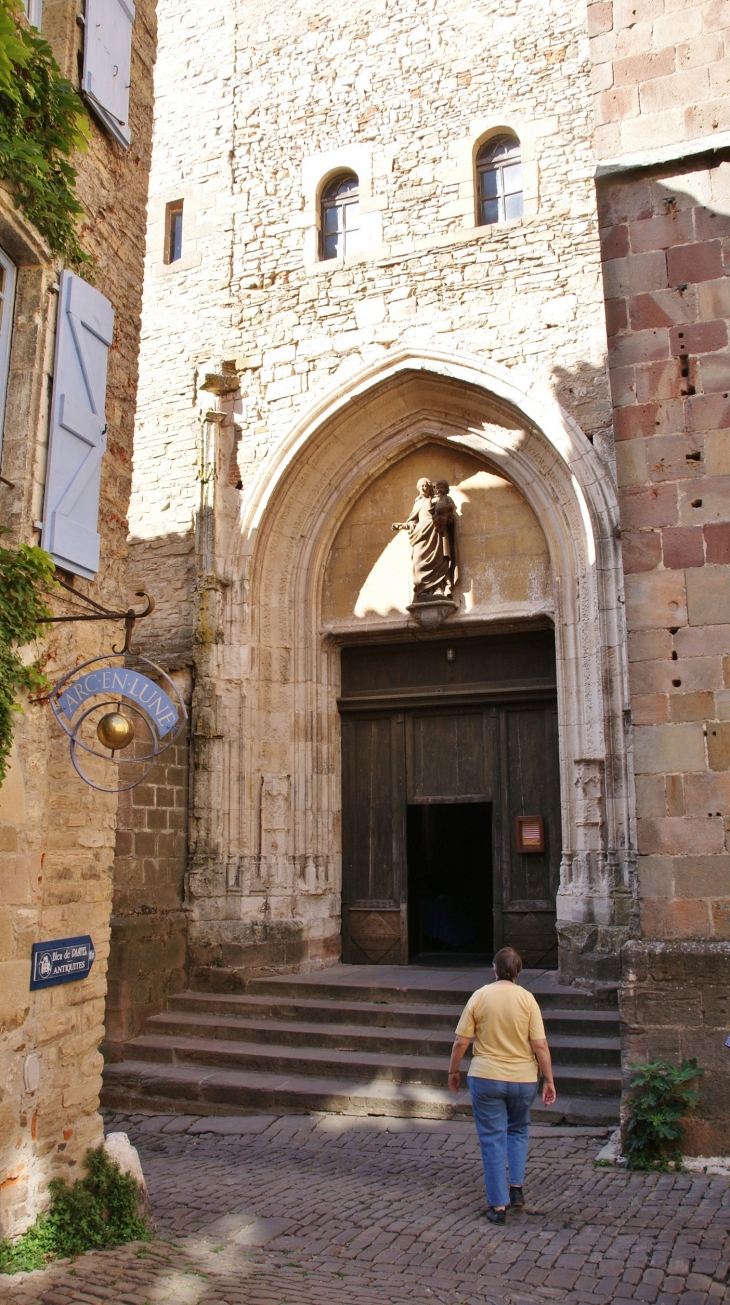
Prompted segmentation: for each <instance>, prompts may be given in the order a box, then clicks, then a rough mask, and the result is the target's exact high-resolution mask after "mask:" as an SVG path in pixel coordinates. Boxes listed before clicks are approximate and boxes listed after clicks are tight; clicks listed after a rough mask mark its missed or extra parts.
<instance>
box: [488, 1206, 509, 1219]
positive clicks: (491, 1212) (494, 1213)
mask: <svg viewBox="0 0 730 1305" xmlns="http://www.w3.org/2000/svg"><path fill="white" fill-rule="evenodd" d="M487 1218H488V1220H489V1222H490V1223H506V1222H507V1211H506V1210H495V1208H494V1206H493V1205H488V1206H487Z"/></svg>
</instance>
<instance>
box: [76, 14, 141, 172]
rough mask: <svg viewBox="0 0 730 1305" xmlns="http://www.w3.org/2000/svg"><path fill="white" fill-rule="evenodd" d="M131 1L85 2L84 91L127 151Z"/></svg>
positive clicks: (128, 136) (91, 104)
mask: <svg viewBox="0 0 730 1305" xmlns="http://www.w3.org/2000/svg"><path fill="white" fill-rule="evenodd" d="M133 22H134V5H133V3H132V0H86V36H85V40H84V80H83V90H84V95H85V96H86V98H87V100H88V102H89V105H90V107H91V108H92V109H93V110H94V113H95V114H96V116H97V117H98V118H99V119H100V120H101V122H102V123H103V124H104V126H105V127H106V128H107V130H108V131H110V132H111V133H112V135H113V136H114V137H115V138H116V139H117V140H118V141H119V143H120V145H123V146H124V147H125V149H126V147H127V145H128V144H129V142H130V139H131V137H130V132H129V122H128V118H129V83H130V80H131V69H132V23H133Z"/></svg>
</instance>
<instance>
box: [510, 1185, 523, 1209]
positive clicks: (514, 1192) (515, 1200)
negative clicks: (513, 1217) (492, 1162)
mask: <svg viewBox="0 0 730 1305" xmlns="http://www.w3.org/2000/svg"><path fill="white" fill-rule="evenodd" d="M509 1203H510V1205H512V1206H515V1205H516V1206H518V1207H520V1206H523V1205H524V1204H525V1194H524V1192H523V1191H522V1188H521V1187H510V1189H509Z"/></svg>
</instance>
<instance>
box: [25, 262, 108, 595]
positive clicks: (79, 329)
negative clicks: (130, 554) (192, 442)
mask: <svg viewBox="0 0 730 1305" xmlns="http://www.w3.org/2000/svg"><path fill="white" fill-rule="evenodd" d="M113 329H114V310H113V308H112V306H111V304H110V303H109V300H108V299H105V298H104V296H103V295H102V294H99V291H98V290H95V289H94V288H93V286H90V285H88V284H87V282H86V281H82V280H81V277H79V276H74V274H73V272H63V273H62V274H61V286H60V293H59V304H58V323H57V326H56V361H55V366H54V375H53V398H52V403H51V427H50V435H49V442H48V466H47V470H46V494H45V503H44V509H43V534H42V537H41V543H42V546H43V547H44V548H45V549H46V550H47V551H48V552H49V553H50V554H51V556H52V557H53V559H54V561H55V562H56V563H57V564H58V565H59V566H62V567H64V568H65V569H66V570H67V571H73V572H74V573H75V574H76V575H82V576H85V577H86V579H87V580H92V579H93V578H94V576H95V574H96V572H97V571H98V570H99V535H98V533H97V529H96V527H97V522H98V518H99V488H100V484H101V459H102V455H103V453H104V450H105V449H106V420H105V417H104V399H105V396H106V364H107V353H108V350H109V345H110V344H111V342H112V333H113Z"/></svg>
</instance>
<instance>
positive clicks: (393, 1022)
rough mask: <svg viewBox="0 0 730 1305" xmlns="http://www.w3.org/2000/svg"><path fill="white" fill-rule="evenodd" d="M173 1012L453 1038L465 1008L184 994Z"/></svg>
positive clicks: (171, 1006)
mask: <svg viewBox="0 0 730 1305" xmlns="http://www.w3.org/2000/svg"><path fill="white" fill-rule="evenodd" d="M167 1006H168V1010H169V1011H181V1012H182V1011H189V1010H192V1011H196V1012H199V1013H200V1014H211V1015H218V1016H235V1017H239V1016H240V1017H242V1018H244V1019H245V1018H250V1019H262V1020H267V1019H268V1020H279V1019H283V1020H289V1021H294V1020H303V1021H304V1022H306V1023H315V1022H320V1021H321V1022H322V1023H325V1024H332V1023H343V1024H362V1025H367V1026H372V1027H373V1028H405V1029H411V1028H419V1027H420V1028H427V1029H448V1030H450V1031H451V1033H452V1034H453V1031H454V1029H455V1028H456V1025H457V1024H458V1022H459V1016H460V1015H461V1012H462V1010H463V1009H464V1008H463V1006H460V1005H447V1004H444V1005H438V1006H436V1005H434V1006H427V1005H424V1004H423V1003H421V1004H414V1003H411V1004H410V1005H409V1004H408V1003H405V1002H385V1001H372V1002H371V1001H344V1000H343V1001H341V1000H340V999H339V998H333V999H331V1000H325V999H324V996H322V997H318V998H306V997H303V998H278V997H257V996H255V995H249V994H248V993H246V994H240V995H239V994H237V993H232V994H226V995H222V994H219V993H202V992H180V993H177V994H176V996H174V997H169V998H168V1003H167Z"/></svg>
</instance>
